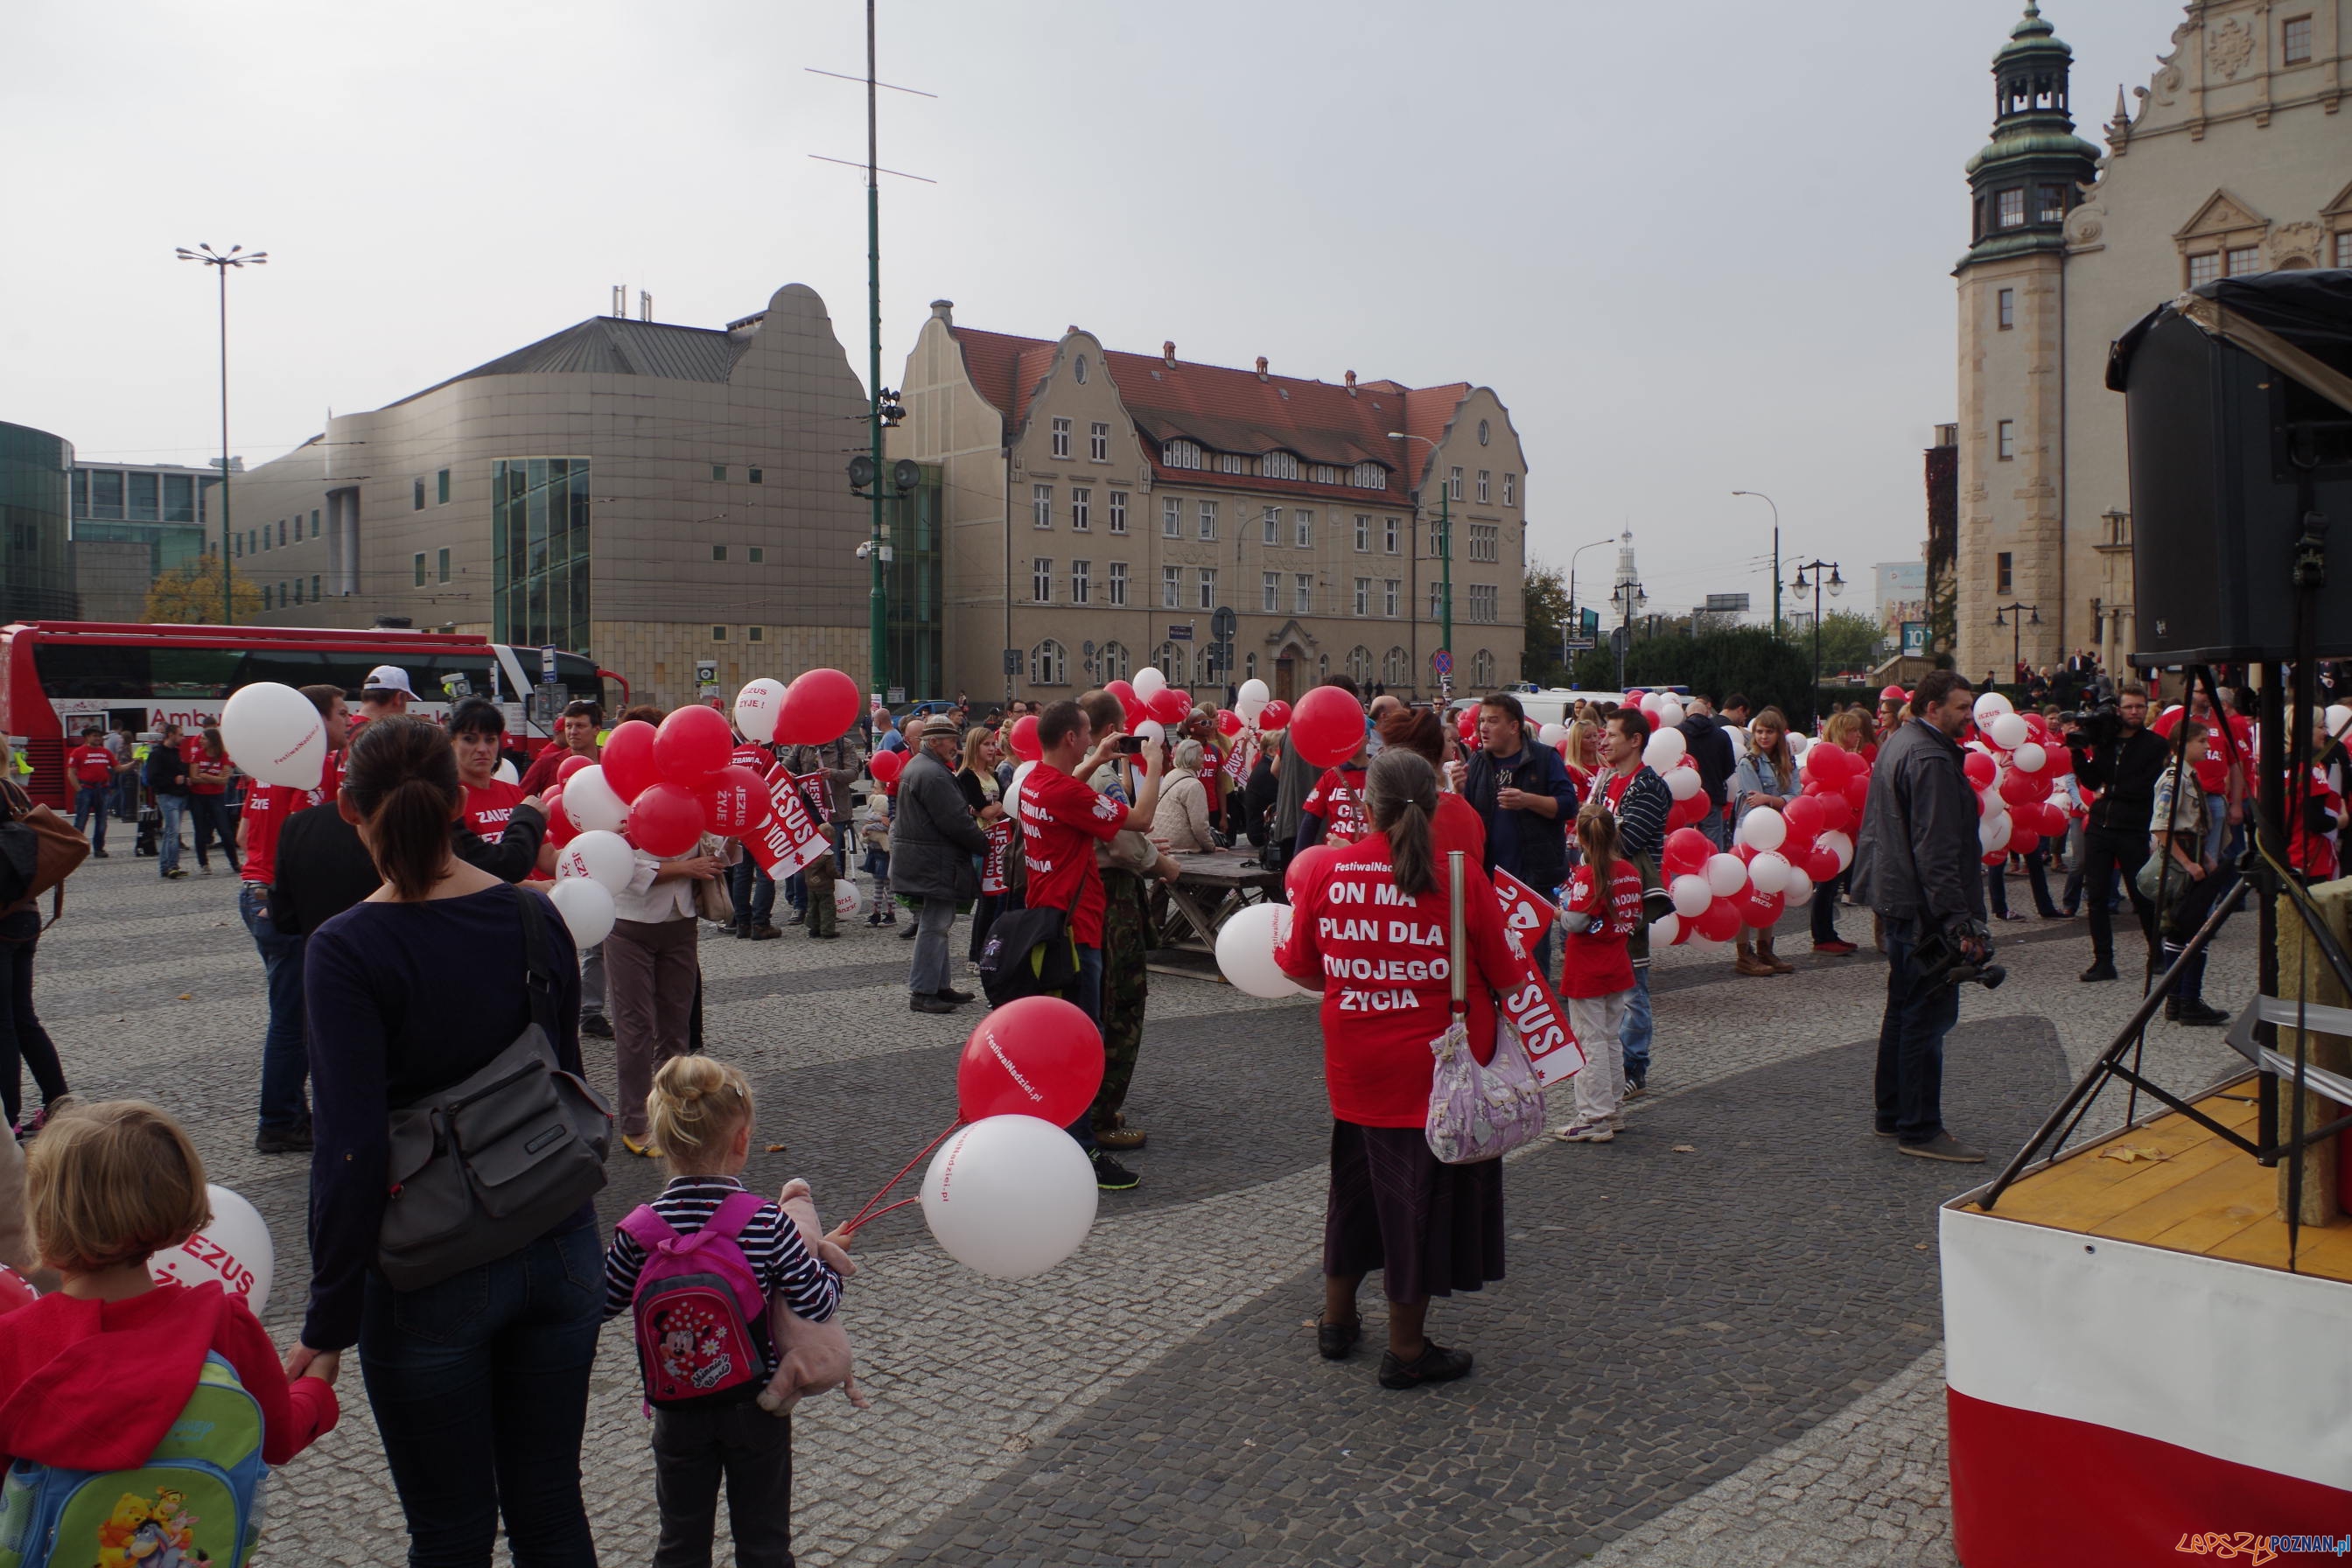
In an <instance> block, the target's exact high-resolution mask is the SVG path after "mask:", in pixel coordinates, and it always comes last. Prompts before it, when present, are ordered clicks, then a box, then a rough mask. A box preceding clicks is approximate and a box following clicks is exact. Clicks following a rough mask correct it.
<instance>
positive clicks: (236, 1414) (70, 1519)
mask: <svg viewBox="0 0 2352 1568" xmlns="http://www.w3.org/2000/svg"><path fill="white" fill-rule="evenodd" d="M261 1430H262V1420H261V1405H260V1403H259V1402H258V1401H257V1400H256V1399H255V1398H254V1397H253V1395H252V1394H247V1392H246V1391H245V1387H244V1385H243V1384H240V1383H238V1382H237V1379H236V1369H235V1368H233V1367H231V1366H230V1365H229V1363H228V1362H227V1360H226V1358H224V1357H222V1356H219V1355H208V1356H206V1357H205V1368H204V1372H203V1373H202V1375H200V1376H199V1377H198V1378H197V1379H196V1390H195V1392H194V1394H190V1395H189V1396H188V1403H187V1405H186V1407H185V1408H184V1409H183V1410H182V1411H181V1412H180V1418H179V1419H178V1420H177V1421H174V1422H173V1424H172V1429H171V1430H170V1431H169V1432H167V1433H165V1434H164V1435H163V1441H162V1442H161V1443H159V1444H157V1445H156V1446H155V1452H154V1453H153V1455H152V1456H151V1457H150V1458H148V1460H147V1462H146V1464H144V1465H142V1466H141V1467H140V1468H137V1469H135V1470H68V1469H60V1468H56V1467H54V1466H50V1465H36V1464H31V1463H28V1462H26V1461H25V1460H21V1459H20V1460H18V1461H16V1463H15V1464H12V1465H10V1466H9V1467H8V1474H7V1478H6V1479H5V1481H0V1568H85V1565H88V1564H95V1565H96V1568H198V1565H199V1564H202V1565H205V1568H245V1564H246V1563H248V1562H250V1561H251V1560H252V1557H253V1549H254V1544H255V1542H256V1541H257V1539H258V1537H259V1535H260V1533H261V1493H262V1483H263V1481H264V1479H266V1478H267V1477H268V1473H269V1467H268V1465H266V1464H264V1463H263V1462H262V1458H261Z"/></svg>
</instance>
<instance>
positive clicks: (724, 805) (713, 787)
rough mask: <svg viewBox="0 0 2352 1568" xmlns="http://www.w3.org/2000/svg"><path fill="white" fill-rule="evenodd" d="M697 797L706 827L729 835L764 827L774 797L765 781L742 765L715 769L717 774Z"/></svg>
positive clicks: (771, 808) (772, 805)
mask: <svg viewBox="0 0 2352 1568" xmlns="http://www.w3.org/2000/svg"><path fill="white" fill-rule="evenodd" d="M701 800H702V812H703V816H704V817H705V819H706V820H708V821H709V824H710V831H711V832H713V833H723V834H725V835H726V836H727V837H730V838H740V837H743V836H744V835H745V834H747V833H751V832H755V831H757V830H758V829H760V828H761V827H765V826H767V825H768V823H769V821H770V819H771V818H772V817H773V816H775V815H776V802H775V798H774V797H773V796H772V795H769V794H768V786H767V784H766V782H765V781H764V780H762V779H761V777H760V775H759V774H758V773H754V772H752V771H751V769H750V768H746V767H738V766H729V767H725V768H721V769H719V776H718V777H717V778H715V779H712V780H711V781H710V782H709V784H705V785H704V786H703V787H702V790H701Z"/></svg>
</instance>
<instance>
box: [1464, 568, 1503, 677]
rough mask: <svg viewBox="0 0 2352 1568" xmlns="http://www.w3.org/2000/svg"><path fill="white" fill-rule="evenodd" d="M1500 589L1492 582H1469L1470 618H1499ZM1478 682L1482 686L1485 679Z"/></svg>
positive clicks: (1484, 619)
mask: <svg viewBox="0 0 2352 1568" xmlns="http://www.w3.org/2000/svg"><path fill="white" fill-rule="evenodd" d="M1501 597H1502V594H1501V590H1500V589H1498V588H1497V587H1496V585H1495V584H1492V583H1473V584H1470V618H1471V619H1472V620H1474V621H1492V620H1499V619H1500V618H1501V603H1500V601H1501ZM1479 684H1480V685H1482V686H1483V685H1485V684H1486V682H1485V681H1481V682H1479Z"/></svg>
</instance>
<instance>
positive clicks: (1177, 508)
mask: <svg viewBox="0 0 2352 1568" xmlns="http://www.w3.org/2000/svg"><path fill="white" fill-rule="evenodd" d="M1183 537H1184V503H1183V502H1182V501H1181V500H1177V499H1176V498H1175V497H1174V496H1162V497H1161V498H1160V538H1162V539H1181V538H1183Z"/></svg>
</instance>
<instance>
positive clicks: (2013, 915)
mask: <svg viewBox="0 0 2352 1568" xmlns="http://www.w3.org/2000/svg"><path fill="white" fill-rule="evenodd" d="M1992 918H1993V919H1995V920H1997V921H2021V920H2023V919H2024V918H2025V917H2024V916H2023V915H2022V914H2021V913H2019V912H2018V911H2017V910H2001V911H2000V913H1999V914H1997V915H1995V916H1993V917H1992Z"/></svg>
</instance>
